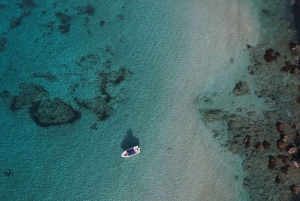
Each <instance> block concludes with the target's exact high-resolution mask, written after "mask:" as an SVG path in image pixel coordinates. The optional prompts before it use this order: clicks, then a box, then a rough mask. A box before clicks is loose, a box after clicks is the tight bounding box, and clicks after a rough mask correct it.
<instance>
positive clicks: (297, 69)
mask: <svg viewBox="0 0 300 201" xmlns="http://www.w3.org/2000/svg"><path fill="white" fill-rule="evenodd" d="M298 71H299V68H298V67H297V66H294V67H293V68H292V69H291V71H290V73H291V74H295V73H298Z"/></svg>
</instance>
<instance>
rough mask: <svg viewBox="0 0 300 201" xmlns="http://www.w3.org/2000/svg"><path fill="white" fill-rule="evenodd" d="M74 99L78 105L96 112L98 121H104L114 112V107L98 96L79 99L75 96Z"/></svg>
mask: <svg viewBox="0 0 300 201" xmlns="http://www.w3.org/2000/svg"><path fill="white" fill-rule="evenodd" d="M74 101H75V103H76V104H77V105H78V106H80V107H82V108H85V109H87V110H88V111H91V112H93V113H94V114H96V115H97V116H98V118H99V120H100V121H105V120H106V119H108V118H109V117H110V116H111V115H113V114H114V109H113V108H112V107H111V106H110V105H109V104H108V103H107V101H105V99H104V98H102V97H100V96H98V97H95V98H92V99H89V100H79V99H77V98H75V99H74Z"/></svg>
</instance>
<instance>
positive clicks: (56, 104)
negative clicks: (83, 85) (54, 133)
mask: <svg viewBox="0 0 300 201" xmlns="http://www.w3.org/2000/svg"><path fill="white" fill-rule="evenodd" d="M29 113H30V117H31V118H32V119H33V120H34V122H35V123H36V124H37V125H39V126H42V127H49V126H55V125H60V124H65V123H73V122H75V121H77V120H78V119H80V118H81V114H80V113H79V112H78V111H76V110H74V109H73V108H72V106H70V105H68V104H67V103H65V102H63V101H62V100H61V99H60V98H55V99H54V100H53V101H51V100H50V99H46V100H41V101H38V102H35V103H34V104H33V106H32V107H31V108H30V109H29Z"/></svg>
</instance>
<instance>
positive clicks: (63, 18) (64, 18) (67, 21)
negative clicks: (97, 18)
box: [55, 12, 72, 24]
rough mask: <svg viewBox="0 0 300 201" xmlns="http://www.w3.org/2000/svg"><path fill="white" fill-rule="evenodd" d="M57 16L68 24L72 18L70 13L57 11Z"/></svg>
mask: <svg viewBox="0 0 300 201" xmlns="http://www.w3.org/2000/svg"><path fill="white" fill-rule="evenodd" d="M55 16H56V17H57V18H58V19H59V20H60V22H61V23H62V24H67V23H69V22H70V21H71V20H72V17H71V16H70V15H67V14H65V13H63V12H55Z"/></svg>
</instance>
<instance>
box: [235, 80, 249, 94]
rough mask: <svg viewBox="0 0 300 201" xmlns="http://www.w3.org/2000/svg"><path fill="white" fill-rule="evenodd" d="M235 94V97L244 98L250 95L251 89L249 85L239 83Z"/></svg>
mask: <svg viewBox="0 0 300 201" xmlns="http://www.w3.org/2000/svg"><path fill="white" fill-rule="evenodd" d="M233 94H234V95H235V96H242V95H246V94H250V89H249V85H248V83H247V82H243V81H239V82H238V83H237V84H236V86H235V88H234V90H233Z"/></svg>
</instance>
